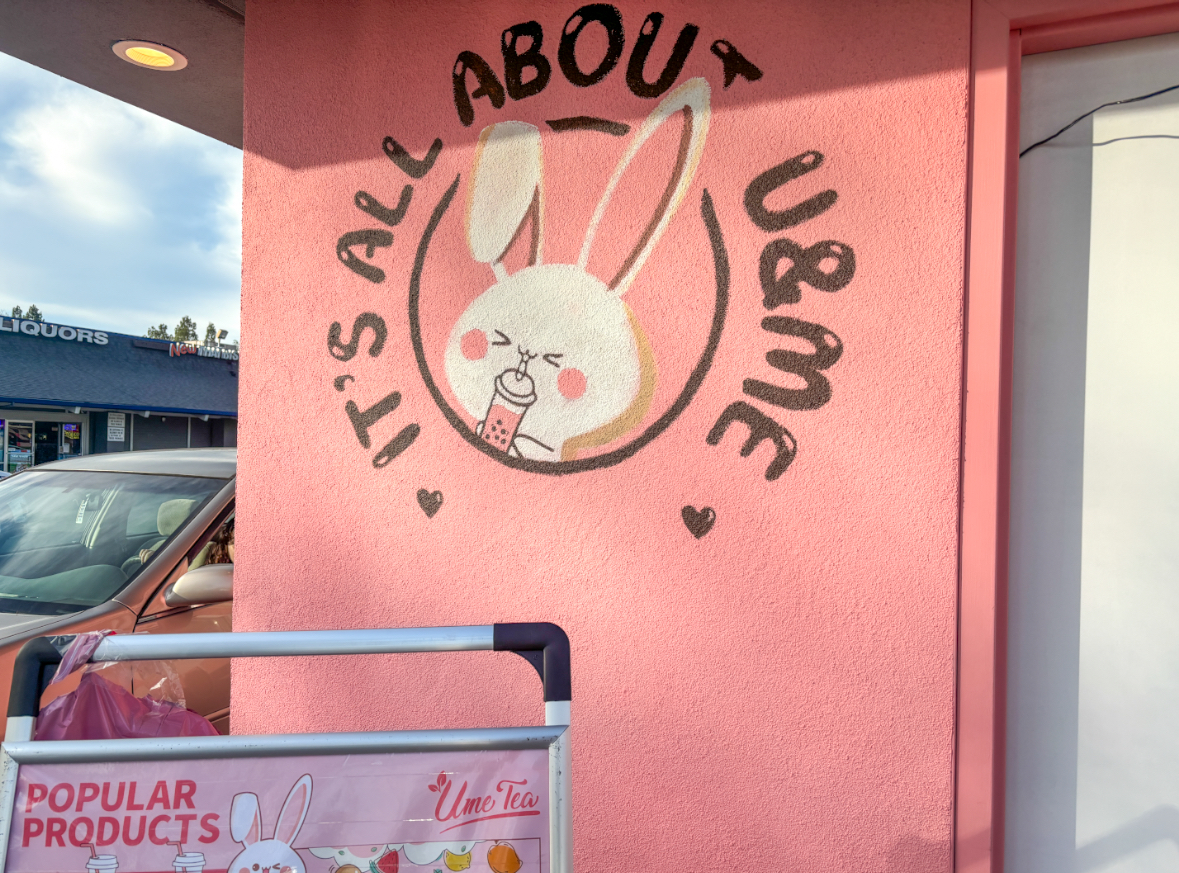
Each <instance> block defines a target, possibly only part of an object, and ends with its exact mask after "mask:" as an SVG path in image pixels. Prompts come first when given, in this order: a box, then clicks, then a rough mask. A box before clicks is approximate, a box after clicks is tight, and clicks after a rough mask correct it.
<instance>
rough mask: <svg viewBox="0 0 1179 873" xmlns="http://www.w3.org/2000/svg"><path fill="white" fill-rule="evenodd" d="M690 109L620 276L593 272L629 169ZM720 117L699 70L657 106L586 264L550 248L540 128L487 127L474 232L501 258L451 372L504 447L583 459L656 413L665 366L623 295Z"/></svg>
mask: <svg viewBox="0 0 1179 873" xmlns="http://www.w3.org/2000/svg"><path fill="white" fill-rule="evenodd" d="M681 114H682V118H683V133H682V136H681V137H680V141H679V148H678V151H677V152H676V153H674V154H670V155H669V156H668V160H667V164H668V166H669V170H670V178H669V180H668V182H667V185H666V189H665V190H664V191H663V195H662V197H661V198H660V200H659V203H658V206H657V207H656V209H655V212H654V214H653V215H652V216H651V219H650V221H649V222H648V223H647V224H646V225H645V227H644V229H643V230H642V232H641V233H640V235H639V237H638V239H637V240H635V241H634V243H633V246H632V247H631V248H630V250H629V253H628V254H627V256H626V257H625V259H624V260H623V262H622V264H621V265H620V266H619V267H618V268H617V270H616V272H615V273H614V274H613V275H612V276H605V277H599V276H594V275H591V274H590V273H589V271H588V268H587V265H588V263H589V256H590V251H591V248H592V246H593V242H594V236H595V234H596V232H597V230H598V228H599V225H600V223H601V221H602V218H603V216H604V215H605V214H606V209H607V206H608V205H609V203H610V200H611V197H612V196H613V194H614V192H615V189H616V188H617V187H618V184H619V182H620V180H621V179H622V178H623V175H624V173H625V171H626V169H627V167H628V166H629V165H630V163H631V161H632V160H633V159H634V157H635V155H636V154H637V153H638V152H639V150H640V149H641V148H642V147H643V145H644V144H645V143H646V142H647V141H648V140H649V139H650V138H651V136H652V135H653V134H654V133H655V131H656V130H658V129H659V128H660V126H661V125H662V124H663V123H664V122H665V121H667V120H668V119H670V118H672V117H673V116H676V115H681ZM709 115H710V91H709V87H708V83H707V82H706V81H705V80H704V79H700V78H697V79H691V80H689V81H687V82H685V83H684V84H683V85H681V86H680V87H679V88H677V89H676V90H675V91H673V92H671V93H670V94H669V95H668V96H667V97H666V98H664V100H663V101H662V102H661V103H660V104H659V105H658V106H657V107H656V108H655V110H654V111H653V112H652V113H651V114H650V115H649V116H648V117H647V118H646V120H645V121H644V122H643V123H642V125H641V126H640V127H639V129H638V130H637V131H636V132H635V134H634V136H633V139H632V140H631V142H630V145H629V147H628V148H627V150H626V152H625V153H624V154H623V156H622V158H621V160H620V161H619V164H618V166H617V168H616V169H615V170H614V173H613V175H612V176H611V178H610V182H609V184H608V185H607V186H606V190H605V192H604V193H603V195H602V198H601V200H600V201H599V203H598V205H597V209H596V210H595V211H594V213H593V217H592V218H591V220H590V223H589V228H588V230H587V231H586V235H585V239H584V242H583V244H582V247H581V253H580V256H579V257H578V260H577V263H575V264H546V263H544V260H543V227H544V184H543V170H542V149H541V137H540V131H539V130H538V129H537V128H536V127H534V126H532V125H530V124H525V123H523V122H518V121H506V122H502V123H499V124H494V125H491V126H490V127H487V128H486V129H484V130H483V132H482V134H481V135H480V137H479V145H478V149H477V151H476V153H475V159H474V166H473V169H472V174H471V180H470V184H469V186H468V192H467V204H466V232H467V241H468V244H469V246H470V249H471V254H472V256H473V257H474V258H475V260H476V261H479V262H481V263H486V264H488V265H489V266H490V267H491V269H492V271H493V272H494V274H495V280H496V281H495V284H493V285H492V286H491V287H490V288H489V289H487V290H486V291H484V292H483V293H482V294H481V295H479V297H477V298H476V299H475V300H474V302H472V303H471V304H470V306H468V307H467V309H466V311H465V312H463V314H462V315H461V316H460V317H459V319H458V321H457V323H456V324H455V325H454V328H453V329H452V330H451V333H450V338H449V341H448V343H447V347H446V352H445V371H446V376H447V379H448V381H449V383H450V387H451V389H452V391H453V392H454V395H455V397H456V398H457V399H458V401H459V403H460V404H461V406H462V408H463V409H464V410H465V411H466V413H467V414H468V415H469V416H471V418H472V419H473V420H474V422H476V424H475V432H476V434H477V435H478V436H479V438H480V439H482V440H483V441H484V442H486V443H487V444H489V445H490V446H491V447H492V448H494V449H499V450H500V451H503V452H505V453H506V454H508V455H510V456H513V457H518V458H526V459H531V460H539V461H567V460H573V459H575V458H576V457H577V453H578V452H579V451H581V450H584V449H590V448H593V447H595V446H600V445H605V444H606V443H609V442H611V441H612V440H614V439H617V438H618V437H620V436H622V435H623V434H626V433H628V432H629V431H631V430H633V429H634V428H635V427H637V426H638V425H639V423H640V422H641V421H642V419H643V416H644V415H645V414H646V412H647V409H648V407H649V406H650V404H651V401H652V398H653V396H654V392H655V380H656V366H655V360H654V356H653V354H652V351H651V346H650V343H649V342H648V340H647V338H646V335H645V334H644V332H643V328H642V326H641V324H640V323H639V320H638V319H637V318H636V317H635V314H634V312H632V311H631V309H630V307H629V306H627V304H626V302H625V301H624V300H623V295H625V294H626V292H627V290H628V289H629V288H630V286H631V283H632V282H633V281H634V279H635V276H636V275H637V274H638V273H639V271H640V270H641V269H642V268H643V265H644V263H645V262H646V260H647V258H648V256H649V255H650V254H651V251H652V250H653V249H654V248H655V246H656V244H657V243H658V242H659V239H660V237H661V236H662V235H663V232H664V231H665V230H666V229H667V227H668V225H669V224H670V222H671V220H672V218H673V217H674V215H675V213H676V211H677V209H678V208H679V205H680V203H681V201H682V200H683V199H684V196H685V194H686V193H687V191H688V187H689V186H690V184H691V182H692V178H693V176H694V175H695V172H696V168H697V166H698V164H699V162H700V158H701V155H702V153H703V150H704V142H705V138H706V136H707V133H708V124H709ZM529 224H530V225H531V238H530V239H528V240H525V239H524V238H523V236H522V235H523V233H524V231H525V228H526V225H529ZM523 241H527V242H528V244H529V246H530V247H529V256H528V265H527V266H526V267H524V268H522V269H520V270H518V271H517V272H515V273H512V274H509V273H508V272H507V269H506V267H505V266H504V264H503V259H504V256H505V255H506V253H507V252H508V250H509V249H510V248H512V247H513V245H516V244H518V243H521V242H523Z"/></svg>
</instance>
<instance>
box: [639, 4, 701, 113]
mask: <svg viewBox="0 0 1179 873" xmlns="http://www.w3.org/2000/svg"><path fill="white" fill-rule="evenodd" d="M662 26H663V15H662V14H661V13H659V12H652V13H651V14H650V15H648V16H647V19H646V20H645V21H644V22H643V27H642V29H641V30H640V31H639V38H638V41H637V42H635V47H634V49H633V50H632V51H631V53H630V62H629V63H628V64H627V66H626V84H627V85H629V86H630V90H631V91H632V92H633V93H634V95H635V96H636V97H646V98H647V99H653V98H655V97H658V96H659V95H661V94H662V93H663V92H665V91H666V90H667V89H668V88H670V87H671V86H672V85H673V84H675V80H676V79H678V78H679V75H680V73H681V72H683V69H684V62H685V61H686V60H687V59H688V53H689V52H690V51H692V45H693V43H695V42H696V34H698V33H700V28H699V27H697V26H696V25H694V24H685V25H684V27H683V30H681V31H680V35H679V38H678V39H677V40H676V41H675V46H674V47H673V48H672V50H671V57H670V58H668V59H667V64H666V65H665V66H664V67H663V72H662V73H660V74H659V78H658V79H656V80H655V81H654V82H651V83H648V82H647V80H646V79H645V78H643V68H644V67H645V66H646V65H647V55H649V54H650V53H651V46H653V45H654V44H655V38H656V37H657V36H659V28H661V27H662Z"/></svg>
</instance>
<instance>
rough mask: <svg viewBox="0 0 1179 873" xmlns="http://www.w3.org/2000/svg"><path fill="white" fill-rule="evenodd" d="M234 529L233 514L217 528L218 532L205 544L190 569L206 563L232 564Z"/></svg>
mask: <svg viewBox="0 0 1179 873" xmlns="http://www.w3.org/2000/svg"><path fill="white" fill-rule="evenodd" d="M233 529H234V516H233V515H231V516H229V518H227V519H226V520H225V523H224V524H222V525H221V527H220V528H218V529H217V533H215V534H213V538H212V539H210V540H209V542H207V543H206V544H205V546H204V548H202V549H201V550H200V551H199V552H197V555H196V557H195V558H193V560H192V565H191V566H190V567H189V569H190V570H195V569H196V568H197V567H203V566H204V565H205V564H232V563H233Z"/></svg>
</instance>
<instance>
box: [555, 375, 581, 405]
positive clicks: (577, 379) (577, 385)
mask: <svg viewBox="0 0 1179 873" xmlns="http://www.w3.org/2000/svg"><path fill="white" fill-rule="evenodd" d="M557 390H558V391H560V392H561V394H562V395H563V396H564V397H566V398H567V399H569V400H576V399H577V398H579V397H581V395H582V394H584V393H585V373H583V372H581V370H578V369H575V368H573V367H570V368H568V369H566V370H562V371H561V372H560V373H558V374H557Z"/></svg>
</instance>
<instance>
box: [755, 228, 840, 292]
mask: <svg viewBox="0 0 1179 873" xmlns="http://www.w3.org/2000/svg"><path fill="white" fill-rule="evenodd" d="M783 260H789V261H790V266H789V267H787V268H786V271H785V272H784V273H783V274H782V276H781V278H778V264H779V263H780V262H781V261H783ZM827 261H834V262H835V265H834V266H833V267H831V268H830V269H829V270H825V269H823V264H824V263H825V262H827ZM855 274H856V254H855V252H853V251H852V248H851V246H849V245H848V244H847V243H841V242H837V241H835V240H833V239H825V240H823V241H822V242H817V243H815V244H814V245H813V246H808V247H807V248H803V247H802V246H800V245H799V244H798V243H796V242H794V240H790V239H775V240H771V241H770V242H769V243H768V244H767V245H766V247H765V248H764V249H762V252H761V263H760V265H759V267H758V276H759V278H760V279H761V290H762V293H763V294H764V299H763V300H762V305H763V306H765V308H766V309H777V308H778V307H779V306H781V305H783V304H784V303H797V302H798V301H799V300H801V299H802V285H801V284H800V283H802V282H805V283H806V284H808V285H810V286H811V287H812V288H816V289H818V290H819V291H826V292H828V293H834V292H836V291H838V290H840V289H841V288H844V287H846V286H847V283H848V282H850V281H851V280H852V277H853V276H854V275H855Z"/></svg>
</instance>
